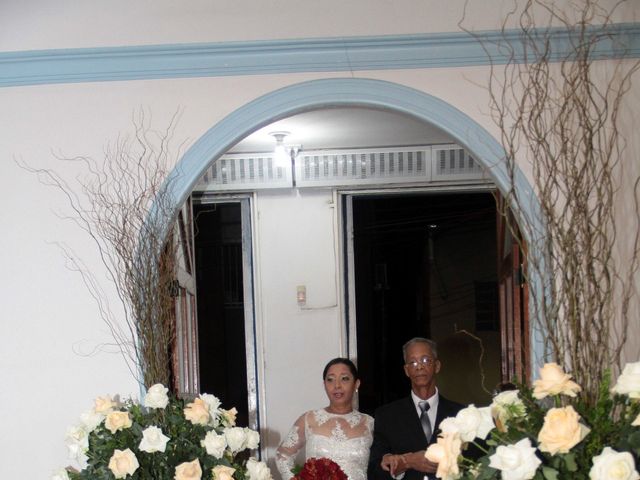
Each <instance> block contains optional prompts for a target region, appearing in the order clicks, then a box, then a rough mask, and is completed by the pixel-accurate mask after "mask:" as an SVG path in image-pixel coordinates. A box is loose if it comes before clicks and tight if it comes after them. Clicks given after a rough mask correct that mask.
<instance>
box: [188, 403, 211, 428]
mask: <svg viewBox="0 0 640 480" xmlns="http://www.w3.org/2000/svg"><path fill="white" fill-rule="evenodd" d="M184 418H186V419H187V420H189V421H190V422H191V423H193V424H194V425H206V424H207V423H209V420H210V419H211V415H209V406H208V405H207V404H206V403H205V401H204V400H202V399H201V398H196V399H195V400H194V401H193V402H191V403H189V404H187V406H186V407H185V408H184Z"/></svg>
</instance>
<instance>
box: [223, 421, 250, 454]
mask: <svg viewBox="0 0 640 480" xmlns="http://www.w3.org/2000/svg"><path fill="white" fill-rule="evenodd" d="M224 436H225V438H226V439H227V445H228V446H229V450H231V452H232V453H237V452H239V451H240V450H244V449H245V448H247V434H246V432H245V431H244V428H242V427H231V428H225V430H224Z"/></svg>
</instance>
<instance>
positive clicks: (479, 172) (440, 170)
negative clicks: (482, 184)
mask: <svg viewBox="0 0 640 480" xmlns="http://www.w3.org/2000/svg"><path fill="white" fill-rule="evenodd" d="M432 169H433V172H432V175H433V180H435V181H437V180H477V179H482V178H483V176H484V175H483V174H484V171H483V169H482V166H481V165H480V164H479V163H478V162H476V161H475V160H474V159H473V157H472V156H471V155H469V154H468V153H467V152H466V151H465V150H464V149H463V148H460V147H459V146H457V145H452V146H446V147H443V146H437V147H433V164H432Z"/></svg>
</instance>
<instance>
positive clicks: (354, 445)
mask: <svg viewBox="0 0 640 480" xmlns="http://www.w3.org/2000/svg"><path fill="white" fill-rule="evenodd" d="M372 435H373V418H371V417H370V416H369V415H367V414H365V413H360V412H357V411H352V412H350V413H347V414H344V415H338V414H335V413H329V412H327V411H326V410H325V409H319V410H312V411H309V412H306V413H305V414H303V415H302V416H301V417H300V418H298V420H296V423H294V424H293V427H292V428H291V430H290V431H289V434H288V435H287V436H286V438H285V439H284V440H283V441H282V443H281V444H280V446H279V447H278V450H277V451H276V466H277V467H278V471H279V472H280V475H281V476H282V479H283V480H289V479H290V478H291V477H292V476H293V475H292V473H291V469H292V468H293V466H294V460H295V457H296V455H297V453H298V452H299V451H300V450H301V449H302V448H304V449H305V460H306V459H308V458H312V457H315V458H321V457H325V458H330V459H331V460H333V461H334V462H336V463H337V464H338V465H340V468H342V470H343V471H344V473H346V474H347V476H348V477H349V480H366V478H367V463H368V461H369V447H370V446H371V441H372Z"/></svg>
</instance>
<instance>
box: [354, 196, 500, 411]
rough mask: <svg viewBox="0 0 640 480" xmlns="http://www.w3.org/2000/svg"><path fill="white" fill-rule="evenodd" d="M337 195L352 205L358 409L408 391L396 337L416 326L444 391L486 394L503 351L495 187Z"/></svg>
mask: <svg viewBox="0 0 640 480" xmlns="http://www.w3.org/2000/svg"><path fill="white" fill-rule="evenodd" d="M344 204H345V208H351V212H350V214H348V212H345V218H351V223H352V227H351V231H352V234H353V237H352V238H353V246H352V248H353V259H352V270H353V282H354V285H355V288H354V289H353V292H354V293H355V298H354V299H353V300H352V302H354V303H355V311H356V326H355V333H356V337H357V352H358V355H357V357H358V365H359V369H360V371H361V374H362V380H363V382H362V387H361V388H360V396H359V401H360V409H361V410H362V411H365V412H368V413H371V412H373V410H375V408H376V407H377V406H379V405H381V404H384V403H387V402H389V401H392V400H394V399H396V398H400V397H404V396H406V395H407V393H408V390H409V384H408V380H407V379H406V377H405V376H404V373H403V371H402V364H403V359H402V345H403V343H404V342H406V341H407V340H408V339H409V338H411V337H414V336H423V337H428V338H432V339H433V340H435V341H436V342H438V344H439V357H440V359H441V361H442V364H443V368H442V371H441V373H440V376H439V379H438V385H439V388H440V391H441V392H442V394H443V395H445V396H446V397H448V398H450V399H452V400H456V401H459V402H461V403H465V404H466V403H472V402H473V403H476V404H486V403H487V402H488V401H489V399H490V394H489V392H488V391H487V390H489V391H490V390H491V389H493V387H494V386H495V385H496V384H497V383H498V382H499V381H500V361H501V350H500V319H499V311H498V293H497V292H498V282H497V273H496V265H497V261H496V207H495V199H494V197H493V195H492V194H491V193H490V192H487V191H486V190H485V191H479V192H467V193H459V192H457V193H455V192H454V193H415V192H414V193H403V194H382V195H381V194H361V195H353V196H352V197H351V201H350V202H345V203H344ZM347 229H349V227H347ZM350 320H351V319H350ZM350 331H352V332H353V328H351V329H350ZM483 376H484V377H483Z"/></svg>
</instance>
